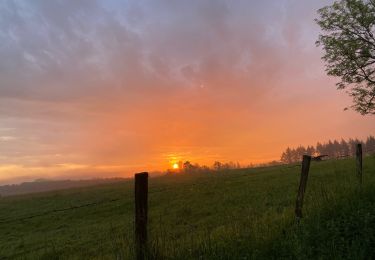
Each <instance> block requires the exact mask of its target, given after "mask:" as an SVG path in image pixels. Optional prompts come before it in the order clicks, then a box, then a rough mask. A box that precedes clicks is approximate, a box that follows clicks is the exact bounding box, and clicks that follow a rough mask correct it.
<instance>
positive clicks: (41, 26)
mask: <svg viewBox="0 0 375 260" xmlns="http://www.w3.org/2000/svg"><path fill="white" fill-rule="evenodd" d="M330 3H332V1H327V0H325V1H324V0H309V1H308V0H304V1H297V0H278V1H271V0H265V1H255V0H248V1H242V0H237V1H232V0H191V1H184V0H176V1H167V0H133V1H114V0H110V1H108V0H106V1H104V0H98V1H94V0H64V1H58V0H33V1H28V0H24V1H18V0H9V1H8V0H2V1H0V184H5V183H17V182H21V181H28V180H33V179H38V178H47V179H66V178H71V179H83V178H97V177H100V178H107V177H114V176H121V177H128V176H132V175H133V174H134V173H135V172H137V171H155V170H165V169H167V168H168V167H170V166H171V164H172V163H173V162H175V161H178V160H182V161H186V160H189V161H191V162H196V163H200V164H207V165H211V164H212V163H213V162H214V161H217V160H219V161H225V162H227V161H235V162H240V163H241V164H245V165H246V164H249V163H260V162H266V161H271V160H278V159H279V158H280V154H281V152H282V151H283V150H284V149H285V148H286V147H288V146H291V147H293V146H298V145H314V144H316V142H318V141H321V142H324V141H328V140H329V139H334V138H349V137H353V138H355V137H357V138H365V137H367V136H368V135H370V134H372V135H374V134H375V120H374V117H373V116H372V117H371V116H361V115H359V114H357V113H355V112H353V111H344V110H343V109H344V108H345V107H347V106H350V105H351V99H350V98H349V97H348V95H347V94H346V93H345V92H344V91H338V90H336V86H335V83H337V82H338V79H335V78H332V77H328V76H326V74H325V71H324V63H323V61H322V60H321V58H320V57H321V56H322V50H321V48H319V47H316V45H315V41H316V40H317V37H318V34H319V27H318V26H317V25H316V24H315V22H314V18H316V17H317V13H316V11H317V9H319V8H321V7H323V6H325V5H328V4H330Z"/></svg>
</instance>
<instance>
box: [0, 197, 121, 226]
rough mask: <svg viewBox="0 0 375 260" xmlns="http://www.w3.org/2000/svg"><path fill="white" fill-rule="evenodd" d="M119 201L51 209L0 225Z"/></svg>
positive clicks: (2, 221)
mask: <svg viewBox="0 0 375 260" xmlns="http://www.w3.org/2000/svg"><path fill="white" fill-rule="evenodd" d="M119 200H120V199H119V198H117V199H110V200H103V201H99V202H92V203H87V204H83V205H79V206H72V207H68V208H61V209H53V210H49V211H45V212H42V213H38V214H34V215H29V216H23V217H19V218H13V219H5V220H0V224H8V223H12V222H19V221H24V220H28V219H32V218H36V217H43V216H47V215H51V214H54V213H58V212H64V211H69V210H75V209H80V208H85V207H91V206H96V205H101V204H105V203H110V202H115V201H119Z"/></svg>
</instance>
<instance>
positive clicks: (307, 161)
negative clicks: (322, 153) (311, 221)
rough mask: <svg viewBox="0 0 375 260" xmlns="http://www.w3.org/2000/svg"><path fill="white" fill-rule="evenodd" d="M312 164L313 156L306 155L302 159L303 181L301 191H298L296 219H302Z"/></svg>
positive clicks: (301, 181) (300, 185)
mask: <svg viewBox="0 0 375 260" xmlns="http://www.w3.org/2000/svg"><path fill="white" fill-rule="evenodd" d="M310 162H311V156H309V155H304V156H303V159H302V170H301V180H300V183H299V189H298V195H297V201H296V210H295V213H296V217H297V218H298V219H300V218H302V205H303V197H304V195H305V190H306V184H307V177H308V176H309V169H310Z"/></svg>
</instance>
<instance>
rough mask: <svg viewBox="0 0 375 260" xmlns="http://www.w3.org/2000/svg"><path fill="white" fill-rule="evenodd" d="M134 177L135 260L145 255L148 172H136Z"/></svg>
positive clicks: (142, 259) (140, 259) (144, 257)
mask: <svg viewBox="0 0 375 260" xmlns="http://www.w3.org/2000/svg"><path fill="white" fill-rule="evenodd" d="M134 179H135V194H134V195H135V250H136V257H137V260H144V259H146V255H147V197H148V173H147V172H142V173H137V174H135V176H134Z"/></svg>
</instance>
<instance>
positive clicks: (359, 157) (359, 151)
mask: <svg viewBox="0 0 375 260" xmlns="http://www.w3.org/2000/svg"><path fill="white" fill-rule="evenodd" d="M355 155H356V170H357V177H358V181H359V184H362V167H363V165H362V144H357V149H356V153H355Z"/></svg>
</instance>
